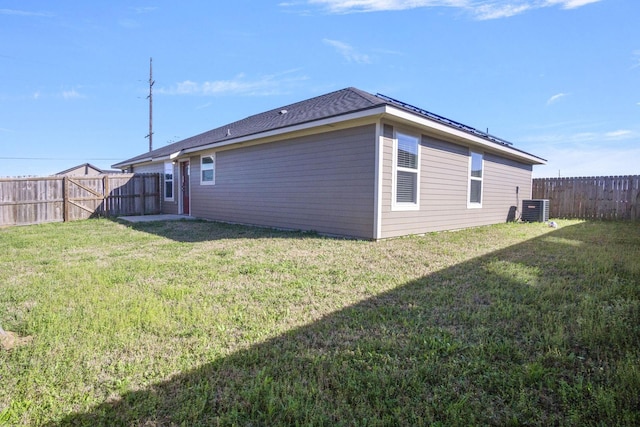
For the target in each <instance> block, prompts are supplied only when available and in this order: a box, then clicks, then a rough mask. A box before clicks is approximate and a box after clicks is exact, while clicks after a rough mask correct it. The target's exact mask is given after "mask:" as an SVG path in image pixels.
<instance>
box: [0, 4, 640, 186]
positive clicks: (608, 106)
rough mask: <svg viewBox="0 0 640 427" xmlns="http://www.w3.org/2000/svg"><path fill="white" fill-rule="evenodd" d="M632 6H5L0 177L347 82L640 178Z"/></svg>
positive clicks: (0, 28) (565, 167) (587, 165)
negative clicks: (150, 128) (151, 92)
mask: <svg viewBox="0 0 640 427" xmlns="http://www.w3.org/2000/svg"><path fill="white" fill-rule="evenodd" d="M639 16H640V1H637V0H406V1H401V0H274V1H270V0H260V1H255V0H251V1H250V0H234V1H233V2H226V1H225V2H223V1H216V2H209V1H183V2H175V1H147V2H140V1H135V0H133V1H131V0H128V1H117V0H111V1H106V0H105V1H91V2H78V1H67V0H61V1H56V2H51V1H31V0H20V1H18V0H14V1H3V0H0V149H1V151H0V176H23V175H48V174H52V173H55V172H58V171H61V170H64V169H67V168H69V167H71V166H74V165H76V164H80V163H84V162H89V163H92V164H94V165H96V166H98V167H102V168H109V167H110V165H112V164H114V163H117V162H118V161H121V160H124V159H127V158H130V157H133V156H135V155H138V154H142V153H144V152H145V151H147V150H148V140H147V139H146V138H145V136H146V135H147V133H148V115H149V112H148V101H147V99H146V96H147V94H148V90H149V87H148V78H149V58H150V57H153V74H154V80H155V85H154V96H153V99H154V104H153V111H154V121H153V127H154V137H153V143H154V148H158V147H160V146H162V145H165V144H168V143H170V142H175V141H177V140H180V139H184V138H187V137H189V136H193V135H195V134H198V133H200V132H203V131H206V130H209V129H213V128H215V127H218V126H221V125H224V124H226V123H229V122H232V121H235V120H239V119H242V118H244V117H246V116H249V115H252V114H256V113H260V112H262V111H265V110H268V109H271V108H277V107H280V106H283V105H286V104H289V103H292V102H296V101H300V100H303V99H307V98H310V97H313V96H316V95H320V94H323V93H327V92H330V91H334V90H338V89H342V88H345V87H349V86H354V87H357V88H359V89H363V90H365V91H368V92H371V93H383V94H385V95H388V96H391V97H393V98H396V99H399V100H402V101H404V102H407V103H410V104H413V105H416V106H419V107H421V108H423V109H426V110H429V111H431V112H434V113H436V114H439V115H443V116H445V117H448V118H450V119H453V120H456V121H459V122H462V123H465V124H467V125H469V126H473V127H475V128H477V129H481V130H487V129H488V130H489V133H491V134H494V135H496V136H499V137H501V138H503V139H506V140H508V141H511V142H513V143H514V145H515V147H517V148H519V149H522V150H525V151H527V152H530V153H532V154H535V155H537V156H540V157H543V158H545V159H548V165H546V166H536V167H535V168H534V176H536V177H547V176H558V175H561V176H593V175H625V174H640V25H638V17H639Z"/></svg>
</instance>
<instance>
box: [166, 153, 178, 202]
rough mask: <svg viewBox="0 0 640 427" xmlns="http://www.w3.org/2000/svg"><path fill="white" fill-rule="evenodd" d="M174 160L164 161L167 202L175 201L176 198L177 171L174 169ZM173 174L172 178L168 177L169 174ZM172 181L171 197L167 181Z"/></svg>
mask: <svg viewBox="0 0 640 427" xmlns="http://www.w3.org/2000/svg"><path fill="white" fill-rule="evenodd" d="M173 169H174V168H173V162H165V163H164V174H163V175H164V188H163V190H164V191H163V192H164V200H165V201H166V202H173V201H174V200H175V194H176V186H175V171H174V170H173ZM169 174H171V179H168V178H167V175H169ZM168 182H170V183H171V197H167V183H168Z"/></svg>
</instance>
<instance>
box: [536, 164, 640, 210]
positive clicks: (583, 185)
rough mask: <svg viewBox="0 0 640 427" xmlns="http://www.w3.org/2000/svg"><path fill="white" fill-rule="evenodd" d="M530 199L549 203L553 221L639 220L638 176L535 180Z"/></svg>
mask: <svg viewBox="0 0 640 427" xmlns="http://www.w3.org/2000/svg"><path fill="white" fill-rule="evenodd" d="M533 198H534V199H549V216H550V217H552V218H581V219H632V220H638V219H640V175H628V176H600V177H585V178H536V179H534V180H533Z"/></svg>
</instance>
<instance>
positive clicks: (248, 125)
mask: <svg viewBox="0 0 640 427" xmlns="http://www.w3.org/2000/svg"><path fill="white" fill-rule="evenodd" d="M384 106H392V107H395V108H398V109H400V110H403V111H406V112H409V113H411V114H414V115H418V116H420V117H423V118H427V119H429V120H431V121H435V122H438V123H440V124H443V125H445V126H446V127H449V128H454V129H457V130H460V131H463V132H465V133H468V134H471V135H474V136H476V137H479V138H482V139H484V140H486V141H489V142H491V143H493V144H499V145H502V146H510V145H511V143H509V142H506V141H504V140H502V139H500V138H497V137H494V136H492V135H488V134H486V133H484V132H481V131H478V130H476V129H474V128H472V127H470V126H466V125H463V124H461V123H458V122H455V121H453V120H449V119H447V118H445V117H442V116H439V115H437V114H433V113H430V112H428V111H426V110H422V109H420V108H418V107H414V106H412V105H409V104H406V103H403V102H401V101H397V100H395V99H393V98H389V97H387V96H384V95H380V94H378V95H372V94H370V93H368V92H365V91H362V90H360V89H356V88H353V87H349V88H346V89H342V90H338V91H335V92H331V93H328V94H325V95H321V96H317V97H315V98H311V99H307V100H304V101H300V102H297V103H295V104H290V105H287V106H284V107H280V108H275V109H273V110H269V111H265V112H264V113H260V114H256V115H254V116H250V117H247V118H245V119H242V120H239V121H237V122H233V123H230V124H227V125H224V126H220V127H219V128H216V129H213V130H210V131H207V132H204V133H201V134H199V135H196V136H192V137H190V138H187V139H184V140H182V141H178V142H175V143H173V144H170V145H167V146H164V147H162V148H158V149H156V150H153V151H150V152H147V153H144V154H141V155H139V156H136V157H133V158H130V159H128V160H125V161H123V162H120V163H116V164H115V165H113V166H112V167H116V168H117V167H123V168H124V167H127V166H129V165H132V164H136V163H143V162H149V161H152V160H159V159H166V158H169V157H170V156H171V155H175V154H176V153H179V152H180V151H182V150H189V151H192V150H193V149H194V148H198V147H205V146H210V145H212V144H214V145H215V144H218V143H223V142H225V141H228V140H234V139H237V138H242V137H247V136H251V135H257V134H261V133H264V132H269V131H275V130H278V129H284V128H288V127H292V126H296V125H302V124H305V123H310V122H315V121H319V120H323V119H330V118H332V117H338V116H343V115H347V114H353V113H358V112H362V111H365V110H369V109H376V108H378V107H384ZM511 149H512V150H514V151H517V152H520V153H524V154H526V155H527V156H532V155H531V154H529V153H525V152H523V151H520V150H517V149H513V148H512V147H511ZM532 157H535V158H537V159H540V158H538V157H536V156H532ZM540 160H542V162H544V159H540Z"/></svg>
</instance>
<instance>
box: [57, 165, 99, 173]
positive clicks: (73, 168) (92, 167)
mask: <svg viewBox="0 0 640 427" xmlns="http://www.w3.org/2000/svg"><path fill="white" fill-rule="evenodd" d="M81 169H82V170H84V173H83V175H87V173H88V169H93V170H94V171H96V172H98V173H105V171H103V170H102V169H100V168H99V167H97V166H94V165H92V164H91V163H83V164H81V165H77V166H74V167H72V168H69V169H65V170H63V171H61V172H58V173H55V174H54V175H67V174H69V173H70V172H75V171H78V170H81Z"/></svg>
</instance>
